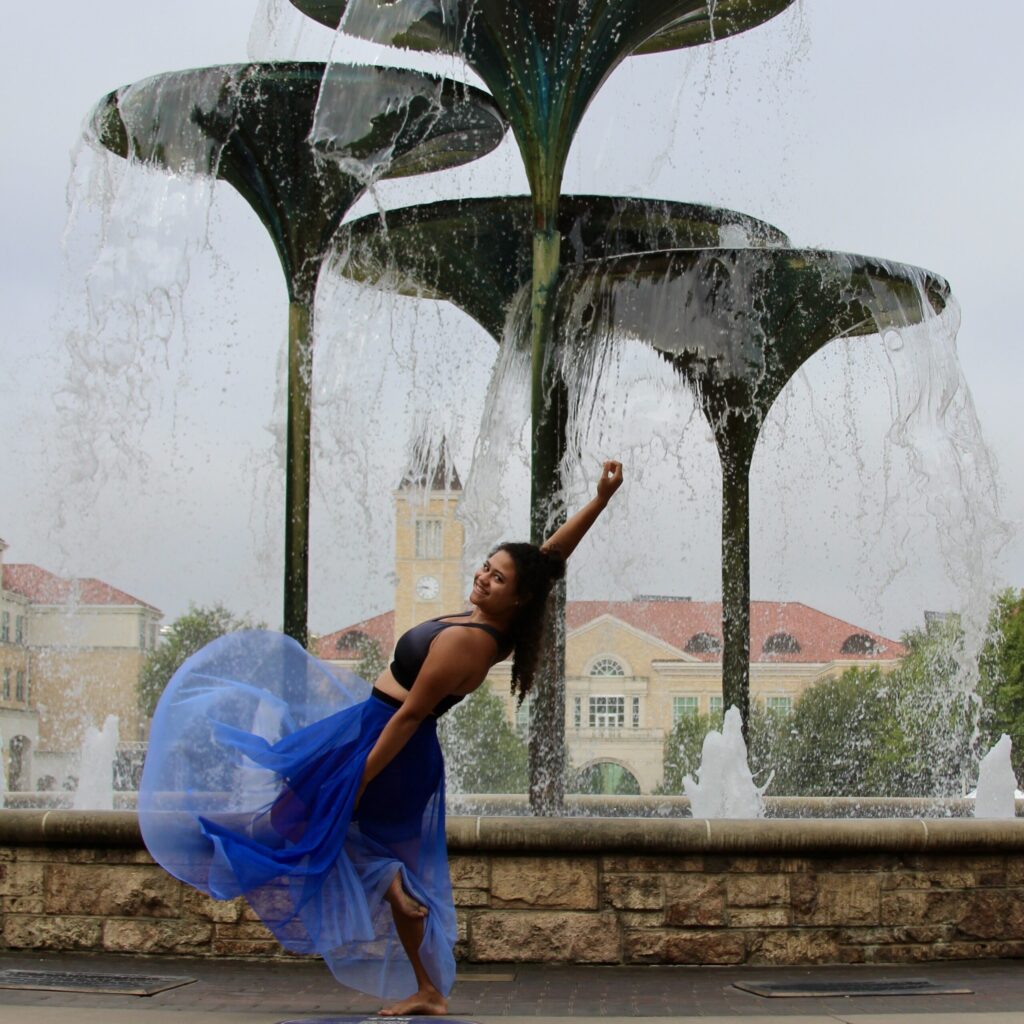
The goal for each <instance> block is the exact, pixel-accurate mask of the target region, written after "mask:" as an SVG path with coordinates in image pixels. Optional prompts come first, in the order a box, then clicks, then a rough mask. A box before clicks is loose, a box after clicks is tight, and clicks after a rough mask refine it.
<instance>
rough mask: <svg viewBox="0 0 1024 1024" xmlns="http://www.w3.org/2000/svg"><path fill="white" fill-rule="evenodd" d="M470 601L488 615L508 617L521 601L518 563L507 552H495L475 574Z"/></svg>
mask: <svg viewBox="0 0 1024 1024" xmlns="http://www.w3.org/2000/svg"><path fill="white" fill-rule="evenodd" d="M469 600H470V603H471V604H475V605H476V606H477V607H478V608H479V609H480V611H482V612H487V614H488V615H506V614H508V612H510V611H514V609H515V607H516V603H517V602H518V600H519V594H518V592H517V589H516V563H515V562H514V561H513V559H512V556H511V555H510V554H509V553H508V552H507V551H495V552H494V554H493V555H491V556H490V558H488V559H487V560H486V561H485V562H484V564H483V565H482V566H480V568H479V569H477V571H476V572H475V573H474V574H473V589H472V590H471V591H470V594H469Z"/></svg>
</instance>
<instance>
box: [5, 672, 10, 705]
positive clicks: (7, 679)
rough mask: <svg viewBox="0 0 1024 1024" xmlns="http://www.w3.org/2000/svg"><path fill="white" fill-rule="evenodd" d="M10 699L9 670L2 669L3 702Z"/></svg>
mask: <svg viewBox="0 0 1024 1024" xmlns="http://www.w3.org/2000/svg"><path fill="white" fill-rule="evenodd" d="M10 699H11V670H10V669H9V668H5V669H4V700H10Z"/></svg>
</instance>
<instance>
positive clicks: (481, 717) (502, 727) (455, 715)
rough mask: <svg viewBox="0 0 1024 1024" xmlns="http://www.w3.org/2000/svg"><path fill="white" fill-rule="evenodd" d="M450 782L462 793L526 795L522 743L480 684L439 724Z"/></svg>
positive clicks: (499, 705) (498, 704) (501, 706)
mask: <svg viewBox="0 0 1024 1024" xmlns="http://www.w3.org/2000/svg"><path fill="white" fill-rule="evenodd" d="M437 732H438V738H439V739H440V741H441V747H442V749H443V750H444V756H445V762H446V765H447V769H448V780H449V786H451V788H452V789H453V790H454V791H456V792H460V793H525V792H526V785H527V775H528V770H527V760H528V758H527V748H526V742H525V741H524V740H523V739H522V738H521V737H519V736H518V735H517V734H516V731H515V730H514V729H513V728H512V726H511V725H509V723H508V720H507V719H506V717H505V706H504V704H503V703H502V702H501V700H500V698H498V697H496V696H495V695H494V694H493V693H492V692H491V691H490V688H489V687H488V686H487V684H486V683H484V685H483V686H481V687H480V688H479V689H478V690H475V691H474V692H473V693H472V694H470V696H469V697H467V698H466V699H465V700H464V701H463V702H462V703H461V704H459V705H457V706H456V707H455V708H454V709H453V710H452V711H450V712H448V714H447V715H445V716H444V717H443V718H442V719H441V720H440V722H439V723H438V730H437Z"/></svg>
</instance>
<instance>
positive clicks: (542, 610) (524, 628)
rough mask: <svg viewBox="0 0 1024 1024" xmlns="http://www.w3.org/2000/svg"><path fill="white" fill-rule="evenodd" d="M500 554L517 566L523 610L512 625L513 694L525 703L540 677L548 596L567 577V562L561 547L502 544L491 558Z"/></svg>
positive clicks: (517, 585)
mask: <svg viewBox="0 0 1024 1024" xmlns="http://www.w3.org/2000/svg"><path fill="white" fill-rule="evenodd" d="M499 551H504V552H505V553H506V554H507V555H509V557H510V558H511V559H512V561H513V562H514V563H515V567H516V590H517V591H518V593H519V599H520V611H519V614H518V615H517V616H516V619H515V622H513V624H512V641H513V644H514V648H513V654H512V694H513V696H515V697H516V698H517V700H518V703H519V704H522V703H523V700H524V699H525V697H526V695H527V694H528V693H529V692H530V688H531V687H532V686H533V681H534V677H535V676H536V674H537V662H538V660H539V658H540V652H541V645H542V643H543V640H544V630H545V628H546V627H547V614H546V613H547V604H548V595H549V594H550V593H551V588H552V587H553V586H554V585H555V583H556V582H557V581H558V580H560V579H561V578H562V577H563V576H564V575H565V559H564V558H563V557H562V555H561V553H560V552H559V551H558V549H557V548H539V547H537V546H536V545H535V544H525V543H504V544H499V545H498V546H497V547H496V548H495V549H494V550H493V551H492V552H491V557H493V556H494V555H495V554H496V553H497V552H499Z"/></svg>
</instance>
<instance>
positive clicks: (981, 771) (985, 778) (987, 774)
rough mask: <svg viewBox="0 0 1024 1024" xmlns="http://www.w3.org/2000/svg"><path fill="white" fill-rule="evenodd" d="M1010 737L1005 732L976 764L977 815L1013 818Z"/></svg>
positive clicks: (1013, 787) (1014, 791)
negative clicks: (979, 762)
mask: <svg viewBox="0 0 1024 1024" xmlns="http://www.w3.org/2000/svg"><path fill="white" fill-rule="evenodd" d="M1011 748H1012V744H1011V742H1010V737H1009V736H1007V735H1006V734H1005V733H1003V735H1002V736H1001V737H1000V738H999V742H998V743H996V745H995V746H994V747H993V748H992V749H991V750H990V751H989V752H988V753H987V754H986V755H985V756H984V757H983V758H982V759H981V764H979V765H978V789H977V792H976V793H975V796H974V816H975V817H976V818H1013V817H1015V815H1016V813H1017V805H1016V799H1015V798H1016V797H1017V795H1018V790H1017V780H1016V778H1015V777H1014V774H1013V768H1012V766H1011V765H1010V750H1011Z"/></svg>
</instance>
